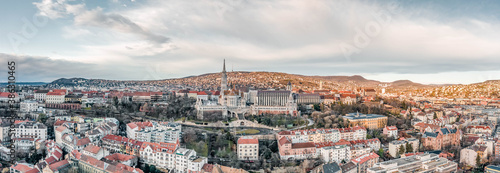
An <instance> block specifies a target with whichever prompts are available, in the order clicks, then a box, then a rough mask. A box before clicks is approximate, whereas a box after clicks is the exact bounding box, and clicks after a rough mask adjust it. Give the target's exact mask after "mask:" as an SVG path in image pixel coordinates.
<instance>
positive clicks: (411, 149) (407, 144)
mask: <svg viewBox="0 0 500 173" xmlns="http://www.w3.org/2000/svg"><path fill="white" fill-rule="evenodd" d="M406 152H408V153H411V152H413V145H411V144H410V143H406Z"/></svg>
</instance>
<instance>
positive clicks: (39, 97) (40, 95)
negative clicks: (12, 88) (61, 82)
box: [33, 90, 49, 102]
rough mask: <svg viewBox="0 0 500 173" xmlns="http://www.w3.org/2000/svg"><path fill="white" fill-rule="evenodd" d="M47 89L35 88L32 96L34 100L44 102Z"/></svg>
mask: <svg viewBox="0 0 500 173" xmlns="http://www.w3.org/2000/svg"><path fill="white" fill-rule="evenodd" d="M48 92H49V90H36V91H35V93H34V94H33V96H34V97H35V100H36V101H41V102H44V101H45V98H46V96H47V93H48Z"/></svg>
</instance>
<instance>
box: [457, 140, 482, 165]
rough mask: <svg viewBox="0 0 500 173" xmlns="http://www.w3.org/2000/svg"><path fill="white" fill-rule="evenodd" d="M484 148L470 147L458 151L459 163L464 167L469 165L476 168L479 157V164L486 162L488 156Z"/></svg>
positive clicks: (479, 146)
mask: <svg viewBox="0 0 500 173" xmlns="http://www.w3.org/2000/svg"><path fill="white" fill-rule="evenodd" d="M486 149H487V148H486V147H485V146H481V145H472V146H469V147H467V148H464V149H462V150H460V163H463V164H465V165H469V166H472V167H476V166H478V165H476V159H477V157H478V156H479V157H480V158H479V160H480V162H481V163H484V162H486V161H487V158H488V154H487V151H486Z"/></svg>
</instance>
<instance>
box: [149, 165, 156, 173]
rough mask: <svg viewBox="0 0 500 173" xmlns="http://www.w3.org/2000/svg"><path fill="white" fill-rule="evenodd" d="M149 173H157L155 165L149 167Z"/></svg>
mask: <svg viewBox="0 0 500 173" xmlns="http://www.w3.org/2000/svg"><path fill="white" fill-rule="evenodd" d="M149 172H150V173H156V166H155V165H151V166H149Z"/></svg>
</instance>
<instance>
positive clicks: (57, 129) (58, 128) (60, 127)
mask: <svg viewBox="0 0 500 173" xmlns="http://www.w3.org/2000/svg"><path fill="white" fill-rule="evenodd" d="M66 129H68V128H66V127H64V126H59V127H57V128H56V131H58V132H63V131H64V130H66Z"/></svg>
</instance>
